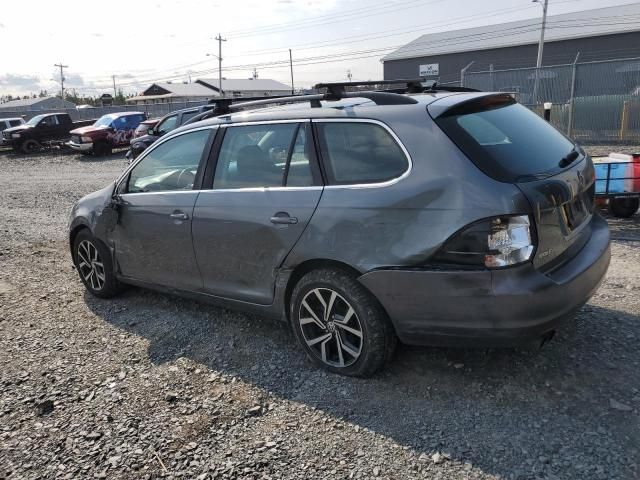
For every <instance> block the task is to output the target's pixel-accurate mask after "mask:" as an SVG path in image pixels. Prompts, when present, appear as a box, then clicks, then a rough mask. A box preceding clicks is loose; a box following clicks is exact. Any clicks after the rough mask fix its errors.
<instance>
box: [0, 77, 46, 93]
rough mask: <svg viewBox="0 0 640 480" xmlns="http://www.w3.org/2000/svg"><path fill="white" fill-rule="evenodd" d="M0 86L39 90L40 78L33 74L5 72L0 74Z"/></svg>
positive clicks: (8, 88) (3, 88)
mask: <svg viewBox="0 0 640 480" xmlns="http://www.w3.org/2000/svg"><path fill="white" fill-rule="evenodd" d="M0 87H2V90H6V91H10V90H11V89H16V90H21V91H25V90H40V88H41V82H40V79H39V78H38V77H37V76H35V75H20V74H14V73H5V74H4V75H0Z"/></svg>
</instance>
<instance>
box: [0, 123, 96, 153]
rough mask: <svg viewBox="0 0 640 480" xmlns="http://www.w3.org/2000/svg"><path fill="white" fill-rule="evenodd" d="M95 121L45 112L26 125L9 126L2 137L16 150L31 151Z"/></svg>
mask: <svg viewBox="0 0 640 480" xmlns="http://www.w3.org/2000/svg"><path fill="white" fill-rule="evenodd" d="M94 121H95V120H81V121H76V122H73V121H72V120H71V117H70V116H69V114H68V113H44V114H42V115H36V116H35V117H33V118H32V119H31V120H29V121H28V122H27V123H25V124H24V125H19V126H17V127H11V128H7V129H6V130H5V131H4V132H2V137H3V139H4V141H5V142H7V143H9V144H10V145H11V146H13V149H14V150H21V151H22V152H24V153H31V152H34V151H36V150H39V149H40V148H42V146H43V144H44V143H46V142H51V141H53V140H66V139H67V138H69V131H70V130H73V129H74V128H78V127H82V126H85V125H90V124H91V123H93V122H94Z"/></svg>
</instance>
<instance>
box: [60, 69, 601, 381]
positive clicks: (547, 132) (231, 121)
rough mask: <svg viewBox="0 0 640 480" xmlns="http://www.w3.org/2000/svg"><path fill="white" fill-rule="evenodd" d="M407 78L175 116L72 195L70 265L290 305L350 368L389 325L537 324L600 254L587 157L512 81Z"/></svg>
mask: <svg viewBox="0 0 640 480" xmlns="http://www.w3.org/2000/svg"><path fill="white" fill-rule="evenodd" d="M389 82H390V83H392V84H393V83H394V82H393V81H389ZM371 83H374V82H371ZM375 83H379V82H375ZM395 83H397V81H396V82H395ZM318 87H320V86H318ZM332 88H333V87H332ZM416 89H417V87H416V86H415V85H412V86H411V91H412V92H413V93H412V94H410V95H404V94H398V93H381V92H365V91H358V92H344V84H338V85H337V86H335V88H333V89H332V90H330V92H329V93H328V94H327V95H309V96H308V97H307V98H306V99H305V97H304V96H300V97H291V98H290V100H289V101H290V102H296V103H300V102H303V101H307V102H311V103H310V104H308V107H307V108H305V106H303V105H296V108H287V107H277V108H267V109H265V110H254V111H249V112H241V113H233V111H234V109H236V108H238V109H239V108H242V104H238V105H231V106H230V107H229V110H230V111H229V112H228V114H226V113H225V114H224V115H223V116H221V117H216V118H212V119H209V120H204V121H201V122H195V123H193V124H189V125H186V126H184V127H182V128H180V129H177V130H174V131H173V132H171V133H170V134H168V135H166V136H165V137H164V138H162V139H161V140H159V141H158V142H156V143H154V144H153V145H152V146H151V147H150V148H149V149H147V150H146V151H145V152H144V153H143V154H142V155H140V157H139V158H138V159H137V160H136V161H135V162H133V163H132V164H131V165H130V166H129V167H128V168H127V169H126V171H125V172H124V173H123V174H122V175H121V176H120V178H119V179H118V180H117V181H116V182H115V183H113V184H111V185H108V186H107V187H105V188H104V189H102V190H99V191H97V192H94V193H91V194H89V195H88V196H86V197H84V198H83V199H81V200H80V201H79V202H78V203H76V205H75V206H74V207H73V209H72V212H71V218H70V225H69V240H70V247H71V252H72V255H73V262H74V265H75V267H76V268H77V271H78V273H79V276H80V280H81V281H82V282H83V283H84V285H85V287H86V288H87V289H88V291H89V292H91V293H92V294H94V295H96V296H99V297H111V296H114V295H116V294H117V293H118V292H119V290H120V285H121V284H123V283H127V284H135V285H140V286H146V287H151V288H156V289H160V290H165V291H169V292H183V293H184V294H185V295H190V296H192V297H193V296H196V297H198V298H201V299H205V300H209V301H212V302H216V303H218V304H220V305H224V306H226V307H234V308H238V309H241V310H245V311H250V312H256V313H260V314H263V315H269V316H272V317H275V318H278V319H282V320H285V321H288V322H290V325H291V328H292V329H293V332H294V334H295V336H296V338H297V339H298V341H299V343H300V345H301V346H302V348H303V349H304V351H305V352H306V354H307V355H308V356H309V358H310V359H311V360H313V361H314V362H315V363H317V364H318V365H321V366H323V367H325V368H327V369H329V370H331V371H334V372H338V373H342V374H345V375H357V376H367V375H371V374H373V373H374V372H376V371H377V370H378V369H380V368H381V367H382V366H383V365H384V364H385V362H387V361H388V360H389V359H390V358H391V356H392V353H393V349H394V346H395V344H396V339H397V338H399V339H400V340H402V341H403V342H405V343H409V344H420V345H433V344H448V345H455V346H488V345H489V346H499V345H503V346H506V345H518V344H520V343H522V342H530V341H532V340H536V339H538V340H540V339H542V340H543V341H544V340H548V339H549V338H550V337H551V336H552V335H553V333H554V331H555V330H556V329H557V328H558V325H559V324H560V323H561V322H562V321H563V320H565V319H568V318H571V317H572V316H573V314H574V313H575V312H576V311H577V310H578V309H579V308H580V307H582V305H584V304H585V302H587V300H588V299H589V298H590V297H591V296H592V295H593V294H594V292H595V291H596V289H597V288H598V286H599V285H600V283H601V281H602V279H603V278H604V275H605V273H606V271H607V268H608V265H609V259H610V250H609V229H608V226H607V222H606V221H605V220H604V219H603V218H602V217H601V216H600V214H599V213H598V211H597V210H595V209H594V191H595V172H594V166H593V163H592V162H591V159H590V158H589V156H588V155H586V154H585V152H584V151H583V150H582V149H581V148H580V147H579V146H578V145H576V144H575V143H574V142H572V141H571V140H570V139H568V138H567V137H565V136H564V135H563V134H561V133H560V132H558V131H557V130H556V129H555V128H554V127H553V126H551V125H550V124H549V123H547V122H545V121H544V120H543V119H542V118H540V117H539V116H538V115H536V114H535V113H533V112H532V111H531V110H529V109H527V108H526V107H524V106H522V105H520V104H518V103H517V102H516V101H515V100H514V99H513V98H512V97H511V96H510V95H508V94H500V93H485V92H477V91H469V89H463V88H455V87H450V88H449V89H447V88H436V87H435V86H431V87H430V88H428V89H422V92H421V93H417V92H416ZM449 90H451V91H449ZM338 99H340V101H336V100H338ZM320 100H323V101H322V103H321V102H320ZM257 104H258V102H251V103H250V106H256V105H257ZM260 105H262V103H260ZM314 107H315V108H314Z"/></svg>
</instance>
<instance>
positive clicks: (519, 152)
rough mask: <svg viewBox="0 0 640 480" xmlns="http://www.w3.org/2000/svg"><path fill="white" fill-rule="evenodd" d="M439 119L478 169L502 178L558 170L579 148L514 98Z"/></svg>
mask: <svg viewBox="0 0 640 480" xmlns="http://www.w3.org/2000/svg"><path fill="white" fill-rule="evenodd" d="M436 123H437V124H438V125H439V126H440V128H442V129H443V130H444V132H445V133H446V134H447V135H448V136H449V137H450V138H451V139H452V140H453V141H454V143H456V145H458V147H459V148H460V149H461V150H462V151H463V152H464V153H465V155H466V156H467V157H469V159H470V160H471V161H473V162H474V163H475V164H476V165H477V166H478V168H480V169H481V170H482V171H483V172H484V173H486V174H487V175H489V176H491V177H493V178H495V179H496V180H499V181H502V182H516V181H523V180H524V179H526V177H531V179H533V176H536V175H540V174H549V175H551V174H554V173H555V172H558V171H560V170H561V167H562V166H563V165H564V164H562V162H561V161H562V159H563V158H564V157H565V156H567V154H569V153H570V152H571V151H572V150H573V149H574V144H573V143H572V142H571V140H569V139H568V138H567V137H565V136H564V135H562V134H561V133H560V132H559V131H558V130H556V129H555V128H554V127H553V126H552V125H551V124H550V123H549V122H547V121H545V120H544V119H542V118H541V117H539V116H538V115H536V114H535V113H533V112H532V111H531V110H529V109H528V108H526V107H524V106H522V105H520V104H518V103H516V102H515V101H513V100H512V99H511V100H507V101H501V102H496V101H486V102H485V103H479V104H476V105H471V106H465V105H464V104H463V105H461V106H460V108H456V109H455V110H454V111H453V113H452V114H447V113H445V114H444V116H443V117H439V118H437V119H436ZM561 164H562V165H561Z"/></svg>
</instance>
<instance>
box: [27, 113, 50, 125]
mask: <svg viewBox="0 0 640 480" xmlns="http://www.w3.org/2000/svg"><path fill="white" fill-rule="evenodd" d="M44 117H46V115H36V116H35V117H33V118H32V119H31V120H29V121H28V122H27V125H31V126H32V127H35V126H36V125H37V124H38V122H39V121H40V120H42V119H43V118H44Z"/></svg>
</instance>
